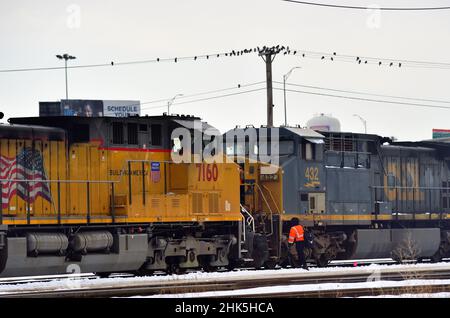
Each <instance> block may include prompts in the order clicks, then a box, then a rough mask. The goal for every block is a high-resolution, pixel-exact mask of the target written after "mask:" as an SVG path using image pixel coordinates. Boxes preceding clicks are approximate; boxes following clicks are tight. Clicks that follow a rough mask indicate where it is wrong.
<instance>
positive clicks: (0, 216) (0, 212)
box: [0, 179, 120, 224]
mask: <svg viewBox="0 0 450 318" xmlns="http://www.w3.org/2000/svg"><path fill="white" fill-rule="evenodd" d="M3 182H25V183H37V182H41V183H56V184H57V198H58V208H56V207H55V204H54V202H53V200H52V201H51V204H52V206H53V209H54V210H56V211H55V212H56V213H57V215H56V217H57V220H58V224H61V187H60V185H61V183H66V184H74V183H81V184H86V221H87V223H88V224H89V223H90V222H91V196H90V184H92V183H93V184H110V185H111V193H112V195H111V196H112V200H111V219H112V222H113V223H115V211H114V210H115V207H114V184H116V183H119V182H120V180H119V181H113V180H47V179H0V185H1V183H3ZM0 188H1V187H0ZM27 191H29V189H27ZM27 195H28V196H29V193H28V194H27ZM26 212H27V224H30V223H31V214H30V212H31V209H30V202H28V201H27V208H26ZM2 223H3V208H1V209H0V224H2Z"/></svg>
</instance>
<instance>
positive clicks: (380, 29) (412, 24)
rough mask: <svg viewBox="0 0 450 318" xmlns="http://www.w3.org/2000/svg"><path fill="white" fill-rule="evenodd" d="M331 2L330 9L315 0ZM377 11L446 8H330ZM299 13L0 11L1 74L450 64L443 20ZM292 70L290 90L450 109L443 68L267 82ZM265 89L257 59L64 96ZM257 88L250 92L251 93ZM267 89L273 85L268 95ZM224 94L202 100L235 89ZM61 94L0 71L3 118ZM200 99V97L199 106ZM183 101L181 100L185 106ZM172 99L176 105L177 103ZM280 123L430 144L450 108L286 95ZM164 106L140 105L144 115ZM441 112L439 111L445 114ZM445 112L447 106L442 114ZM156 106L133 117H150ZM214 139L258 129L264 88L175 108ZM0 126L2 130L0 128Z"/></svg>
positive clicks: (84, 75)
mask: <svg viewBox="0 0 450 318" xmlns="http://www.w3.org/2000/svg"><path fill="white" fill-rule="evenodd" d="M314 1H316V2H327V1H328V3H334V4H336V3H337V1H332V2H331V0H314ZM339 3H342V4H350V5H355V4H356V5H370V4H377V5H378V6H381V7H383V6H384V7H388V6H390V7H394V6H397V7H405V6H407V7H412V6H435V5H450V1H445V0H440V1H430V0H420V1H406V0H399V1H393V0H389V1H388V0H383V1H382V0H379V1H378V2H375V1H367V2H366V1H339ZM373 14H374V12H373V11H370V12H368V11H366V10H344V9H333V8H321V7H312V6H303V5H298V4H294V3H288V2H282V1H280V0H226V1H219V0H164V1H156V0H142V1H137V0H130V1H118V0H108V1H93V0H83V1H64V0H58V1H48V0H40V1H32V0H29V1H25V0H16V1H5V0H3V1H1V2H0V69H10V68H25V67H41V66H43V67H45V66H62V65H63V63H62V62H61V61H59V60H57V59H56V57H55V55H56V54H62V53H69V54H72V55H74V56H76V57H77V59H76V60H75V61H74V62H71V63H70V64H71V65H76V64H96V63H108V62H110V61H116V62H125V61H133V60H141V59H153V58H157V57H160V58H169V57H179V56H192V55H201V54H209V53H211V54H213V53H219V52H226V51H230V50H233V49H234V50H238V49H244V48H252V47H255V46H263V45H269V46H272V45H277V44H281V45H288V46H290V47H291V49H300V50H310V51H324V52H330V53H332V52H337V53H338V54H349V55H359V56H377V57H384V58H398V59H408V60H426V61H438V62H450V10H442V11H422V12H405V11H402V12H385V11H383V12H382V13H381V16H379V19H378V16H373ZM294 66H301V67H302V68H301V69H298V70H295V71H294V72H293V73H292V75H291V77H290V78H289V82H291V83H297V84H304V85H314V86H320V87H326V88H333V89H342V90H355V91H363V92H369V93H374V94H386V95H400V96H407V97H414V98H424V99H440V100H447V101H450V89H449V82H450V69H425V68H406V67H402V68H398V67H397V68H387V67H378V66H376V65H358V64H356V63H344V62H338V61H334V62H331V61H321V60H317V59H301V58H299V57H294V56H283V55H279V56H277V57H276V59H275V61H274V64H273V73H274V75H273V76H274V80H276V81H280V82H281V81H282V77H283V74H285V73H286V72H287V71H289V69H290V68H292V67H294ZM264 80H265V65H264V62H263V61H262V60H261V58H260V57H259V56H258V55H257V54H247V55H244V56H239V57H231V58H230V57H227V58H225V57H224V58H219V59H210V60H200V61H195V62H194V61H183V62H179V63H159V64H156V63H150V64H138V65H128V66H115V67H105V68H92V69H87V68H80V69H70V70H69V98H77V99H84V98H86V99H125V100H140V101H141V102H146V101H153V100H158V99H165V98H170V97H172V96H174V95H176V94H180V93H181V94H185V95H189V94H195V93H200V92H204V91H209V90H216V89H223V88H229V87H234V86H237V85H238V84H241V85H244V84H247V83H255V82H259V81H264ZM257 87H264V85H263V86H254V87H249V88H248V89H251V88H257ZM277 87H281V86H280V85H277ZM243 90H245V89H241V90H236V91H226V92H222V93H215V94H212V95H208V96H214V95H220V94H224V93H233V92H239V91H243ZM64 96H65V82H64V70H52V71H40V72H17V73H0V110H1V111H3V112H4V113H5V115H6V117H19V116H37V115H38V102H39V101H50V100H59V99H61V98H64ZM202 97H204V96H202ZM185 100H187V99H185ZM180 101H181V99H180ZM287 102H288V103H287V105H288V122H289V124H291V125H294V124H300V125H302V126H303V125H305V124H306V121H307V120H308V119H310V118H311V117H312V116H313V115H314V114H316V113H328V114H332V115H333V116H335V117H337V118H338V119H339V120H340V121H341V126H342V129H343V130H345V131H355V132H362V131H363V130H364V128H363V124H362V123H361V121H360V120H359V119H358V118H356V117H354V116H353V114H359V115H360V116H362V117H364V118H365V119H366V120H367V125H368V132H370V133H375V134H379V135H383V136H395V137H397V138H399V139H401V140H420V139H428V138H431V130H432V128H444V129H445V128H448V129H450V121H449V120H448V119H449V115H450V110H443V109H431V108H418V107H412V106H402V105H393V104H383V103H373V102H366V101H355V100H348V99H340V98H333V97H324V96H313V95H305V94H298V93H293V92H288V95H287ZM274 104H275V109H274V123H275V124H276V125H280V124H283V123H284V112H283V92H282V91H279V90H276V91H274ZM160 105H164V103H162V104H161V103H159V104H158V103H157V104H146V105H142V108H144V107H154V106H160ZM444 105H445V104H444ZM447 106H450V105H447ZM163 111H166V108H164V107H163V108H151V109H143V110H142V113H143V114H145V113H147V114H149V115H157V114H161V113H162V112H163ZM171 111H172V112H174V113H179V114H182V113H183V114H193V115H197V116H200V117H201V118H202V119H203V120H205V121H207V122H208V123H210V124H211V125H213V126H215V127H217V128H219V129H220V130H221V131H222V132H224V131H226V130H228V129H230V128H233V127H234V126H235V125H247V124H253V125H255V126H259V125H261V124H265V122H266V92H265V91H264V90H261V91H257V92H252V93H246V94H242V95H235V96H230V97H226V98H219V99H213V100H208V101H199V102H196V103H190V104H182V105H175V104H174V105H173V106H172V108H171ZM4 121H5V120H3V122H4Z"/></svg>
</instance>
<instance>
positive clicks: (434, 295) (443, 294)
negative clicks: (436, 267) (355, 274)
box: [359, 293, 450, 298]
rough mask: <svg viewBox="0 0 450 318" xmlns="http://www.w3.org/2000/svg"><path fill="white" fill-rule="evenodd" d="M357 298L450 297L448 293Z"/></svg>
mask: <svg viewBox="0 0 450 318" xmlns="http://www.w3.org/2000/svg"><path fill="white" fill-rule="evenodd" d="M359 298H450V293H435V294H402V295H379V296H364V297H359Z"/></svg>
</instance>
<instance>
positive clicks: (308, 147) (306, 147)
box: [302, 142, 316, 160]
mask: <svg viewBox="0 0 450 318" xmlns="http://www.w3.org/2000/svg"><path fill="white" fill-rule="evenodd" d="M315 148H316V147H315V144H312V143H310V142H303V143H302V159H303V160H314V159H315V157H314V152H315Z"/></svg>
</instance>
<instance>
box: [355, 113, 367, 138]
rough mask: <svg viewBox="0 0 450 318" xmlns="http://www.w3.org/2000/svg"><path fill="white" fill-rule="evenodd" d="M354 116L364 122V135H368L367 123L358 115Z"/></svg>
mask: <svg viewBox="0 0 450 318" xmlns="http://www.w3.org/2000/svg"><path fill="white" fill-rule="evenodd" d="M353 116H355V117H358V118H359V119H360V120H361V121H362V123H363V124H364V133H365V134H367V121H366V120H365V119H364V118H362V117H361V116H359V115H358V114H353Z"/></svg>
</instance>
